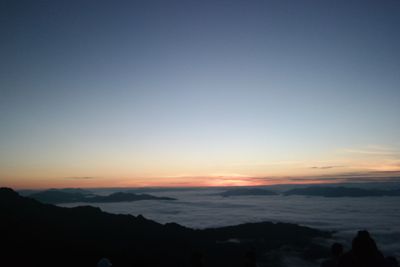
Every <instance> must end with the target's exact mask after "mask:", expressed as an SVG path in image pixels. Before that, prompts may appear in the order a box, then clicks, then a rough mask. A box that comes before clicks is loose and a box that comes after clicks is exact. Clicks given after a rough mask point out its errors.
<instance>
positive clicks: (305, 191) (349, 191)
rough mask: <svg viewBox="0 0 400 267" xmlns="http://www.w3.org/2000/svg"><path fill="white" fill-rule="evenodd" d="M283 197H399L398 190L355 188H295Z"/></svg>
mask: <svg viewBox="0 0 400 267" xmlns="http://www.w3.org/2000/svg"><path fill="white" fill-rule="evenodd" d="M284 194H285V195H303V196H322V197H383V196H400V189H393V190H381V189H362V188H355V187H343V186H339V187H323V186H311V187H306V188H295V189H291V190H288V191H286V192H284Z"/></svg>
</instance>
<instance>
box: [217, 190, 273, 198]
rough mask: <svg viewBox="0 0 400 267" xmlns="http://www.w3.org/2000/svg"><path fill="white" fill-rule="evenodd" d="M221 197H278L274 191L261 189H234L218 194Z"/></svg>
mask: <svg viewBox="0 0 400 267" xmlns="http://www.w3.org/2000/svg"><path fill="white" fill-rule="evenodd" d="M220 195H221V196H223V197H232V196H274V195H278V193H276V192H275V191H272V190H267V189H261V188H236V189H231V190H227V191H225V192H222V193H220Z"/></svg>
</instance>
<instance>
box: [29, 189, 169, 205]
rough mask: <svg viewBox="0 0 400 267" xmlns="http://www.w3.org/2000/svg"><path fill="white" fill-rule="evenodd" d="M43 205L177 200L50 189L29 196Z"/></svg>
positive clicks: (144, 195) (146, 195)
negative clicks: (100, 194)
mask: <svg viewBox="0 0 400 267" xmlns="http://www.w3.org/2000/svg"><path fill="white" fill-rule="evenodd" d="M28 197H30V198H33V199H36V200H38V201H40V202H42V203H48V204H61V203H76V202H82V203H109V202H124V201H138V200H175V199H174V198H170V197H156V196H152V195H148V194H134V193H126V192H116V193H112V194H111V195H108V196H99V195H95V194H92V193H86V192H84V191H83V192H81V191H66V190H57V189H50V190H46V191H42V192H38V193H33V194H30V195H28Z"/></svg>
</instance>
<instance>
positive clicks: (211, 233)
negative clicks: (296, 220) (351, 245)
mask: <svg viewBox="0 0 400 267" xmlns="http://www.w3.org/2000/svg"><path fill="white" fill-rule="evenodd" d="M0 217H1V220H0V227H1V229H2V232H3V234H2V243H3V245H5V249H4V250H3V251H2V253H3V255H2V259H1V260H2V264H4V266H94V265H95V263H96V262H97V260H99V259H100V258H101V257H104V256H106V257H109V258H110V259H111V260H112V262H113V264H114V266H132V265H133V266H187V263H188V258H190V255H191V254H192V252H193V251H203V252H204V253H205V255H206V257H207V261H208V264H207V266H238V263H240V259H241V256H242V255H243V252H244V251H245V250H246V249H248V248H249V247H252V248H254V249H256V250H257V251H260V252H262V253H264V252H265V251H266V250H268V249H277V248H279V247H280V246H282V245H285V246H286V247H293V248H294V249H296V250H299V251H304V249H305V248H307V247H313V245H312V239H313V238H314V237H328V236H329V235H330V234H329V233H326V232H322V231H319V230H315V229H311V228H307V227H301V226H297V225H294V224H274V223H253V224H243V225H238V226H230V227H222V228H215V229H207V230H193V229H190V228H186V227H183V226H180V225H178V224H175V223H171V224H166V225H162V224H159V223H156V222H153V221H151V220H147V219H145V218H144V217H142V216H140V215H139V216H137V217H135V216H131V215H113V214H108V213H105V212H102V211H101V210H100V209H99V208H94V207H87V206H85V207H77V208H62V207H57V206H53V205H49V204H42V203H40V202H38V201H36V200H34V199H30V198H25V197H21V196H19V195H18V194H17V193H15V192H14V191H13V190H11V189H5V188H2V189H0ZM229 239H239V240H241V241H242V242H241V243H239V244H237V243H230V242H225V241H227V240H229Z"/></svg>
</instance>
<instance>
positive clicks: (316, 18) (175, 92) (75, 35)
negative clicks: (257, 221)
mask: <svg viewBox="0 0 400 267" xmlns="http://www.w3.org/2000/svg"><path fill="white" fill-rule="evenodd" d="M71 2H72V1H26V2H25V1H2V2H1V4H0V13H1V14H0V15H1V16H0V17H1V19H0V23H1V24H0V25H1V26H0V29H1V39H2V41H1V42H0V58H1V61H0V92H1V95H0V122H1V124H0V131H1V134H0V182H1V183H2V184H5V185H11V186H16V187H35V186H42V187H43V186H64V185H65V186H89V185H90V186H96V185H98V186H103V185H107V186H109V185H116V186H125V185H126V186H132V185H139V186H146V185H173V184H175V185H192V184H195V185H220V184H222V185H223V184H238V185H241V184H246V183H248V181H249V180H248V179H247V180H246V179H244V178H243V177H271V176H274V177H280V176H282V177H287V176H307V177H308V176H309V177H315V176H324V175H333V174H336V173H337V174H342V173H352V172H376V171H398V170H400V104H399V103H400V89H399V88H400V87H399V85H400V51H399V47H400V31H399V26H400V2H399V1H395V0H392V1H201V2H200V1H74V2H73V3H71ZM282 179H284V178H282Z"/></svg>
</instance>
